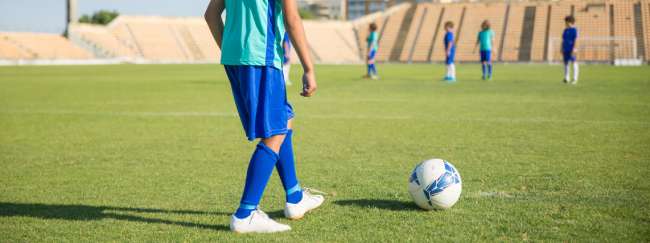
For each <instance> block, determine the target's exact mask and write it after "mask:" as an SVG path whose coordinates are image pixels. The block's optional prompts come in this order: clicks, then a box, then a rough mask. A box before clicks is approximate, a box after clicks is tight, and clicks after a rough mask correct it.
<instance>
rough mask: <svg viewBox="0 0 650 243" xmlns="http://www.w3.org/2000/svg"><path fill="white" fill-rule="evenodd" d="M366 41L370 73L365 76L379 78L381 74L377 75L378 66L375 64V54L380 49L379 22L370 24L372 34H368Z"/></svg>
mask: <svg viewBox="0 0 650 243" xmlns="http://www.w3.org/2000/svg"><path fill="white" fill-rule="evenodd" d="M366 41H367V43H368V55H367V57H368V59H366V63H367V64H368V73H367V74H366V76H365V77H366V78H371V79H378V78H379V76H377V67H376V66H375V56H376V55H377V50H378V49H379V43H378V42H379V34H377V24H375V23H371V24H370V35H368V39H366Z"/></svg>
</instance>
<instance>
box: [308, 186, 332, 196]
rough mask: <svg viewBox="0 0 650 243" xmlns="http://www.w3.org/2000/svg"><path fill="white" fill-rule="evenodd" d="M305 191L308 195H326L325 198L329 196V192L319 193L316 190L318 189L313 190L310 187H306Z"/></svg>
mask: <svg viewBox="0 0 650 243" xmlns="http://www.w3.org/2000/svg"><path fill="white" fill-rule="evenodd" d="M303 190H304V191H305V192H306V193H309V194H321V195H325V196H327V195H329V194H327V192H324V191H319V190H316V189H313V188H309V187H304V188H303Z"/></svg>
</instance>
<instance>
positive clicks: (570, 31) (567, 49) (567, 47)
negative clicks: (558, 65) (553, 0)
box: [562, 16, 580, 84]
mask: <svg viewBox="0 0 650 243" xmlns="http://www.w3.org/2000/svg"><path fill="white" fill-rule="evenodd" d="M564 23H565V24H566V28H565V29H564V33H562V57H563V59H564V83H570V84H577V83H578V73H579V72H580V71H579V67H578V62H577V61H576V53H577V52H578V49H577V48H576V46H577V43H578V29H576V27H575V24H576V19H575V18H574V17H573V16H567V17H566V18H564ZM570 64H571V65H572V66H573V80H571V79H570V76H571V72H570V71H571V70H570Z"/></svg>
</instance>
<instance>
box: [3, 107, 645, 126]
mask: <svg viewBox="0 0 650 243" xmlns="http://www.w3.org/2000/svg"><path fill="white" fill-rule="evenodd" d="M1 114H12V115H21V114H24V115H91V116H114V117H120V116H121V117H237V116H238V115H237V113H231V112H135V111H134V112H130V111H124V112H112V111H96V112H95V111H72V110H0V115H1ZM296 118H298V119H300V118H307V119H324V120H331V119H336V120H420V121H432V122H488V123H511V124H512V123H577V124H614V125H650V121H638V120H637V121H630V120H621V121H615V120H609V121H608V120H579V119H556V118H540V117H537V118H505V117H502V118H499V117H496V118H469V117H456V118H450V117H425V116H409V115H348V114H341V115H335V114H322V115H297V116H296Z"/></svg>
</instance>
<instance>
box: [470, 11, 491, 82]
mask: <svg viewBox="0 0 650 243" xmlns="http://www.w3.org/2000/svg"><path fill="white" fill-rule="evenodd" d="M477 46H480V47H481V49H480V51H481V67H482V68H483V69H482V70H483V80H489V79H492V47H493V46H494V31H492V29H490V21H487V20H485V21H483V23H482V24H481V31H480V32H478V38H477V39H476V46H474V52H476V47H477Z"/></svg>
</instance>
